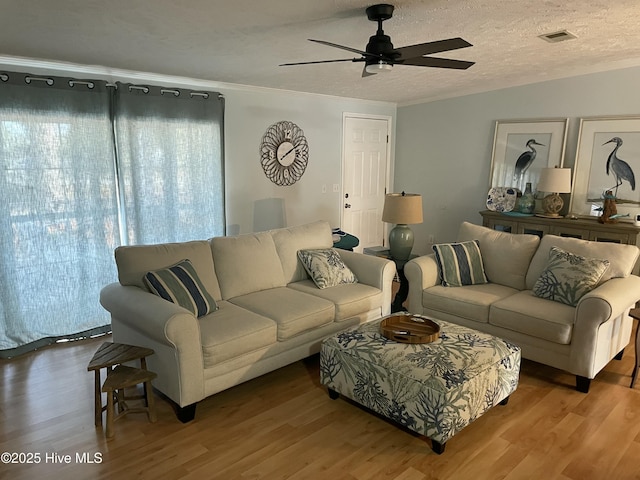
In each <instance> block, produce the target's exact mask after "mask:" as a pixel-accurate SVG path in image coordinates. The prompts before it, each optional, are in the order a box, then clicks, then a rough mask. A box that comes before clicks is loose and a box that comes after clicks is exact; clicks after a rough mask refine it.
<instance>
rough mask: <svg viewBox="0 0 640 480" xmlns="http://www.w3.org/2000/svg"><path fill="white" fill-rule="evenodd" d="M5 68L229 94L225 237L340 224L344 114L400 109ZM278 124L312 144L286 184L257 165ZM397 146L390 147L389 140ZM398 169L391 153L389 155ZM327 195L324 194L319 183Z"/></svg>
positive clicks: (60, 68)
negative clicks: (295, 129)
mask: <svg viewBox="0 0 640 480" xmlns="http://www.w3.org/2000/svg"><path fill="white" fill-rule="evenodd" d="M0 69H6V70H10V71H16V72H26V73H33V74H37V75H44V74H50V75H67V76H77V77H78V78H85V79H86V78H93V79H103V80H108V81H112V82H115V81H122V82H131V83H138V84H151V85H162V86H167V87H182V88H193V89H206V90H214V91H217V92H220V93H222V94H223V95H224V96H225V109H226V110H225V177H226V212H227V233H228V234H237V233H247V232H253V231H258V230H265V229H268V228H275V227H278V226H292V225H299V224H302V223H306V222H311V221H315V220H327V221H329V222H330V224H331V225H332V226H335V227H338V226H340V215H341V212H342V196H341V192H333V185H334V184H338V185H339V186H340V188H341V187H342V115H343V112H348V113H358V114H367V115H385V116H389V117H391V122H392V126H394V125H395V118H396V105H395V104H392V103H385V102H371V101H363V100H355V99H348V98H341V97H330V96H324V95H312V94H304V93H298V92H290V91H284V90H274V89H265V88H255V87H247V86H242V85H233V84H228V83H220V82H211V81H205V80H199V79H190V78H183V77H170V76H163V75H156V74H153V73H145V72H133V71H124V70H114V69H109V68H106V67H97V66H88V65H75V64H66V63H59V62H50V61H42V60H35V59H23V58H14V57H0ZM280 120H289V121H292V122H294V123H296V124H297V125H298V126H299V127H300V128H302V130H304V133H305V136H306V137H307V141H308V143H309V163H308V166H307V169H306V171H305V173H304V175H303V176H302V178H301V180H299V181H298V182H297V183H295V184H294V185H292V186H289V187H281V186H278V185H276V184H274V183H272V182H271V181H270V180H269V179H268V178H267V177H266V176H265V175H264V172H263V170H262V167H261V165H260V153H259V147H260V140H261V139H262V135H263V134H264V132H265V131H266V130H267V128H268V127H269V126H270V125H272V124H273V123H276V122H278V121H280ZM392 147H393V143H392ZM391 164H392V168H393V148H392V154H391ZM323 185H326V186H327V192H326V193H322V186H323Z"/></svg>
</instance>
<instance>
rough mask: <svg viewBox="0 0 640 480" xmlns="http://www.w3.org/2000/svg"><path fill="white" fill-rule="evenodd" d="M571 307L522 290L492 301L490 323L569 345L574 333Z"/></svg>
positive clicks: (573, 310)
mask: <svg viewBox="0 0 640 480" xmlns="http://www.w3.org/2000/svg"><path fill="white" fill-rule="evenodd" d="M575 311H576V309H575V308H574V307H570V306H568V305H564V304H562V303H558V302H550V301H549V300H545V299H542V298H538V297H536V296H534V295H533V292H532V291H531V290H524V291H522V292H518V293H516V294H515V295H511V296H510V297H507V298H504V299H502V300H499V301H497V302H495V303H494V304H493V305H492V306H491V311H490V313H489V323H490V324H491V325H495V326H496V327H501V328H506V329H508V330H513V331H514V332H519V333H522V334H525V335H530V336H532V337H536V338H540V339H542V340H547V341H549V342H553V343H558V344H562V345H568V344H570V343H571V336H572V334H573V321H574V319H575Z"/></svg>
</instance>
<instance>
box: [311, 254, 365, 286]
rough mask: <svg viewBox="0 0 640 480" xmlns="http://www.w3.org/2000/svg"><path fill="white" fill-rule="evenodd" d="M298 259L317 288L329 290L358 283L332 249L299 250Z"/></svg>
mask: <svg viewBox="0 0 640 480" xmlns="http://www.w3.org/2000/svg"><path fill="white" fill-rule="evenodd" d="M298 258H299V259H300V261H301V262H302V265H304V269H305V270H306V271H307V273H308V274H309V276H310V277H311V279H312V280H313V283H315V284H316V286H317V287H318V288H329V287H335V286H336V285H341V284H344V283H358V279H357V278H356V276H355V274H354V273H353V272H352V271H351V270H350V269H349V267H347V266H346V265H345V264H344V262H343V261H342V259H341V258H340V255H339V254H338V252H336V251H335V250H334V249H332V248H323V249H316V250H299V251H298Z"/></svg>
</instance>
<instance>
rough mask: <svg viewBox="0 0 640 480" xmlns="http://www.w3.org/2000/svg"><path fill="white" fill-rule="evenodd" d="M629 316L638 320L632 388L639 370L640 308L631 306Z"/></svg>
mask: <svg viewBox="0 0 640 480" xmlns="http://www.w3.org/2000/svg"><path fill="white" fill-rule="evenodd" d="M629 316H630V317H631V318H635V319H636V320H638V321H639V322H638V325H637V326H636V366H635V367H633V373H632V374H631V388H633V386H634V385H635V383H636V379H637V378H638V370H640V353H639V352H638V351H639V350H640V308H632V309H631V311H630V312H629Z"/></svg>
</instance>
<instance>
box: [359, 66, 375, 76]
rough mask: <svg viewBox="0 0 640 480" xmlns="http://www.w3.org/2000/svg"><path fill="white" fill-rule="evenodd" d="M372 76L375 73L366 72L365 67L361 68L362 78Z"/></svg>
mask: <svg viewBox="0 0 640 480" xmlns="http://www.w3.org/2000/svg"><path fill="white" fill-rule="evenodd" d="M373 75H375V73H369V72H367V66H366V65H365V66H364V67H362V78H365V77H372V76H373Z"/></svg>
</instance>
